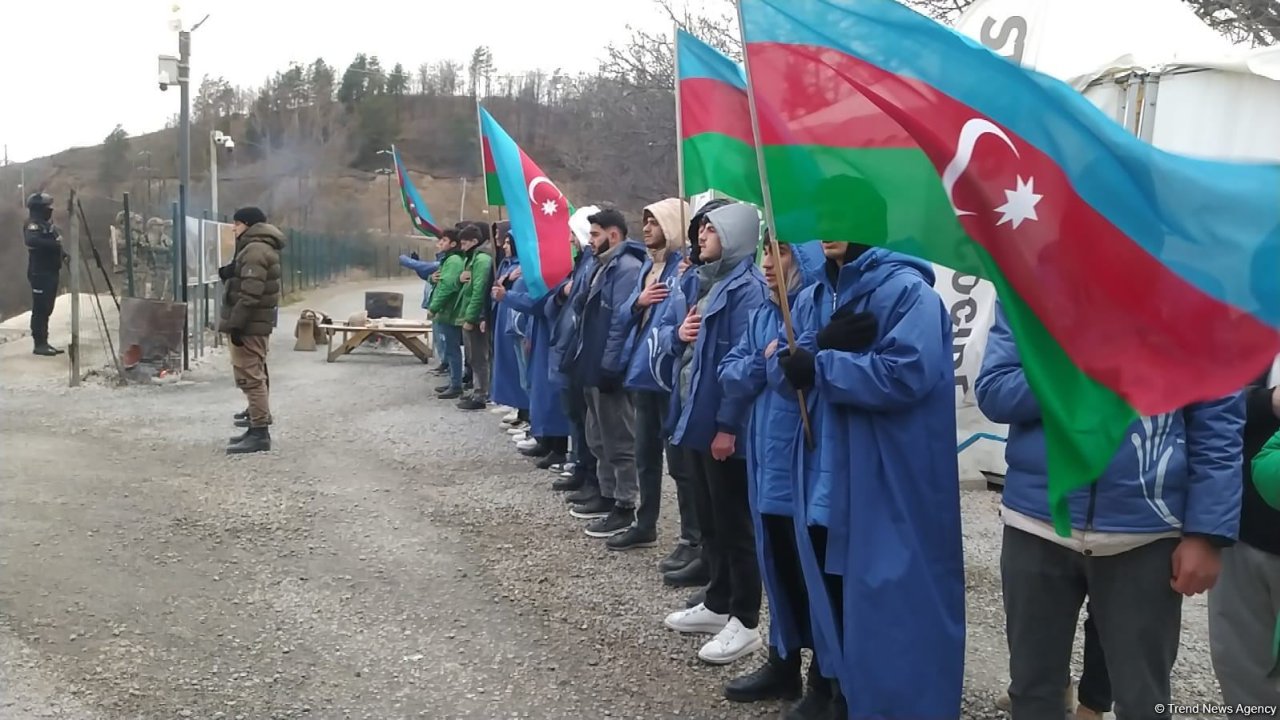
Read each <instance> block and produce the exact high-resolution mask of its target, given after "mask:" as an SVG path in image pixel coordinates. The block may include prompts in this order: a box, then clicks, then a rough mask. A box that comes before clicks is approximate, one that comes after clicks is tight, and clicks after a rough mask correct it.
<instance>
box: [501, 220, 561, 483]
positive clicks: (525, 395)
mask: <svg viewBox="0 0 1280 720" xmlns="http://www.w3.org/2000/svg"><path fill="white" fill-rule="evenodd" d="M501 240H502V250H503V251H502V253H501V255H502V261H501V262H500V263H499V265H498V269H497V272H496V273H495V275H496V277H495V279H494V282H493V285H492V287H490V290H489V291H490V294H491V296H492V299H493V300H494V303H493V304H494V306H495V312H494V313H493V332H492V333H491V334H492V335H493V389H492V391H491V394H490V397H491V398H492V399H493V401H494V402H495V403H498V404H499V405H506V406H507V407H509V408H514V409H516V410H519V411H525V412H527V411H528V410H529V392H528V390H526V389H525V387H524V384H523V383H522V382H521V377H522V376H523V375H524V374H525V373H523V372H521V370H520V366H521V360H520V357H521V356H522V355H523V354H524V348H522V347H521V345H522V344H523V338H521V337H520V335H519V334H518V332H517V328H518V327H519V326H520V325H521V323H523V322H524V316H523V313H521V312H520V311H518V310H514V309H512V308H511V307H509V306H508V307H506V308H503V307H502V306H501V305H500V303H499V297H498V294H499V292H498V288H502V290H503V292H505V291H506V290H509V289H510V288H511V287H513V286H514V285H515V283H516V282H517V279H518V278H519V275H518V274H517V275H516V278H512V275H513V274H514V271H515V270H516V269H518V268H519V267H520V257H519V256H518V255H517V254H516V249H515V243H514V242H512V241H511V234H510V233H509V232H507V233H504V234H503V235H502V237H501ZM562 462H563V461H562Z"/></svg>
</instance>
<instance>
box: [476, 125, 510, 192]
mask: <svg viewBox="0 0 1280 720" xmlns="http://www.w3.org/2000/svg"><path fill="white" fill-rule="evenodd" d="M480 112H481V113H484V115H488V114H489V112H488V111H487V110H484V109H483V108H481V109H480ZM481 117H482V118H483V116H481ZM494 124H495V125H496V124H497V123H494ZM480 154H481V156H482V157H483V161H484V197H485V201H486V203H487V204H489V205H498V206H503V205H506V204H507V201H506V200H505V199H504V198H503V195H502V184H501V183H500V182H498V169H497V166H495V165H494V162H493V149H492V148H491V147H489V136H488V135H487V134H486V133H485V131H484V120H483V119H482V120H481V121H480Z"/></svg>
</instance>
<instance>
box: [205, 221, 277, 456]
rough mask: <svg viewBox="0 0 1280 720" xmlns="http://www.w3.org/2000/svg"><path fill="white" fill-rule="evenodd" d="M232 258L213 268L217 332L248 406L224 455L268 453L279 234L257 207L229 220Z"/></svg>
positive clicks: (269, 445)
mask: <svg viewBox="0 0 1280 720" xmlns="http://www.w3.org/2000/svg"><path fill="white" fill-rule="evenodd" d="M233 219H234V221H235V233H236V256H235V259H234V260H232V261H231V262H230V263H229V264H227V265H224V266H222V267H220V268H218V276H219V277H220V278H222V281H223V282H224V283H226V291H225V293H224V295H223V302H222V324H221V325H220V326H219V328H218V329H219V330H220V331H221V332H224V333H226V334H227V335H228V336H229V337H230V339H231V368H232V372H233V373H234V374H235V378H236V386H237V387H239V388H240V390H241V391H242V392H244V394H245V397H246V398H247V399H248V401H249V410H248V412H247V417H244V418H237V419H236V424H237V425H238V426H240V427H246V426H247V427H248V430H247V431H246V432H245V433H244V434H243V435H241V436H239V437H236V438H232V440H231V445H230V446H228V447H227V454H228V455H237V454H242V453H255V452H263V451H266V450H270V449H271V434H270V432H269V431H268V429H267V428H268V427H269V426H270V425H271V405H270V402H269V392H270V384H271V381H270V375H269V373H268V372H267V350H268V349H269V347H270V344H271V343H270V340H271V331H272V330H273V329H274V327H275V316H276V311H277V309H278V308H279V307H280V250H281V248H283V247H284V235H283V234H282V233H281V232H280V230H279V229H278V228H276V226H274V225H270V224H268V223H267V216H266V214H265V213H263V212H262V210H259V209H258V208H256V207H246V208H240V209H239V210H237V211H236V214H235V216H234V218H233Z"/></svg>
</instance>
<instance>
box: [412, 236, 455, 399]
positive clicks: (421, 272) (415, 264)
mask: <svg viewBox="0 0 1280 720" xmlns="http://www.w3.org/2000/svg"><path fill="white" fill-rule="evenodd" d="M442 262H444V253H442V252H437V253H436V256H435V259H434V260H423V259H422V258H420V257H418V253H417V252H413V253H410V254H409V255H401V256H400V264H401V265H402V266H404V267H407V268H409V269H410V270H412V271H414V272H415V273H417V275H418V277H420V278H422V280H423V282H424V285H423V288H422V309H423V310H430V309H431V293H433V292H435V289H436V281H435V274H436V272H437V271H439V270H440V263H442ZM443 340H444V336H443V335H441V334H439V333H432V334H431V341H432V350H434V351H435V356H436V358H437V359H438V360H439V362H440V364H439V365H437V366H436V368H435V369H434V370H432V372H433V373H435V374H436V375H447V374H449V365H448V363H446V362H445V359H444V358H445V353H444V342H443Z"/></svg>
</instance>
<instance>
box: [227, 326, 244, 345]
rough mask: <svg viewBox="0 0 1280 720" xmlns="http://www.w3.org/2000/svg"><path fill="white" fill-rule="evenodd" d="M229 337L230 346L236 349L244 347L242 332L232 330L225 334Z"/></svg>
mask: <svg viewBox="0 0 1280 720" xmlns="http://www.w3.org/2000/svg"><path fill="white" fill-rule="evenodd" d="M227 334H228V335H230V336H231V344H232V345H235V346H236V347H244V332H242V331H240V330H232V331H231V332H229V333H227Z"/></svg>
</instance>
